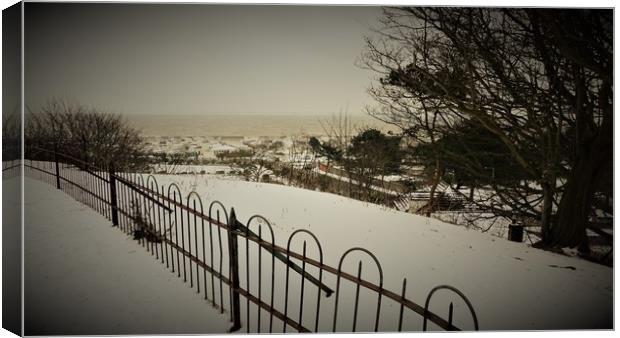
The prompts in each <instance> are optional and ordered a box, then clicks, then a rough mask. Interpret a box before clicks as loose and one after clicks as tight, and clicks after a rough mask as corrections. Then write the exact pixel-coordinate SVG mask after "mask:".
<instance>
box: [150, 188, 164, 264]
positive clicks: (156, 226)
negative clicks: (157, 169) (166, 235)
mask: <svg viewBox="0 0 620 338" xmlns="http://www.w3.org/2000/svg"><path fill="white" fill-rule="evenodd" d="M153 188H154V187H153V182H152V181H151V186H150V188H149V189H150V192H149V193H150V195H151V197H152V198H153V200H152V201H151V206H152V210H153V212H156V213H157V218H155V215H153V224H152V225H153V227H152V229H151V233H152V234H153V235H154V236H158V235H159V230H158V229H159V223H157V222H156V219H159V205H157V204H155V197H156V196H155V192H154V190H153ZM155 189H157V188H155ZM157 240H158V239H157V237H154V238H153V240H152V243H153V247H154V251H155V259H156V260H159V250H158V247H157V246H158V245H157V242H158V241H157ZM163 258H164V257H162V259H163Z"/></svg>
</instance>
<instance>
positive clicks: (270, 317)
mask: <svg viewBox="0 0 620 338" xmlns="http://www.w3.org/2000/svg"><path fill="white" fill-rule="evenodd" d="M271 244H272V245H273V244H275V240H274V239H273V237H272V238H271ZM275 264H276V255H273V254H272V255H271V297H270V298H271V301H270V303H269V310H270V311H269V333H272V332H273V300H274V294H273V293H274V291H275V273H276V271H275V267H276V265H275Z"/></svg>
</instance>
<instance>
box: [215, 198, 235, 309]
mask: <svg viewBox="0 0 620 338" xmlns="http://www.w3.org/2000/svg"><path fill="white" fill-rule="evenodd" d="M216 214H217V222H218V223H220V211H219V210H217V212H216ZM217 237H218V242H219V245H220V267H219V270H218V272H219V273H220V275H223V272H222V264H223V258H222V257H223V256H224V253H223V250H222V228H220V227H219V226H218V227H217ZM218 279H219V280H220V313H224V281H222V279H221V278H218ZM214 298H215V297H214ZM230 316H231V318H230V320H231V321H232V311H231V315H230Z"/></svg>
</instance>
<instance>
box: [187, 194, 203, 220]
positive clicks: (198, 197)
mask: <svg viewBox="0 0 620 338" xmlns="http://www.w3.org/2000/svg"><path fill="white" fill-rule="evenodd" d="M192 196H194V199H191V197H192ZM196 200H197V201H198V204H199V205H200V214H202V215H204V209H203V206H202V198H201V197H200V195H198V193H197V192H195V191H191V192H190V193H189V194H187V205H188V206H189V202H190V201H196Z"/></svg>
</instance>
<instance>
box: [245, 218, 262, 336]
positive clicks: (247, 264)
mask: <svg viewBox="0 0 620 338" xmlns="http://www.w3.org/2000/svg"><path fill="white" fill-rule="evenodd" d="M248 230H249V229H248V228H247V227H246V228H245V285H246V286H247V288H248V293H250V240H249V238H248V237H249V233H248ZM259 250H260V246H259ZM259 307H260V306H259ZM245 317H246V321H247V322H246V325H245V326H246V331H247V333H250V298H247V297H246V302H245Z"/></svg>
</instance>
